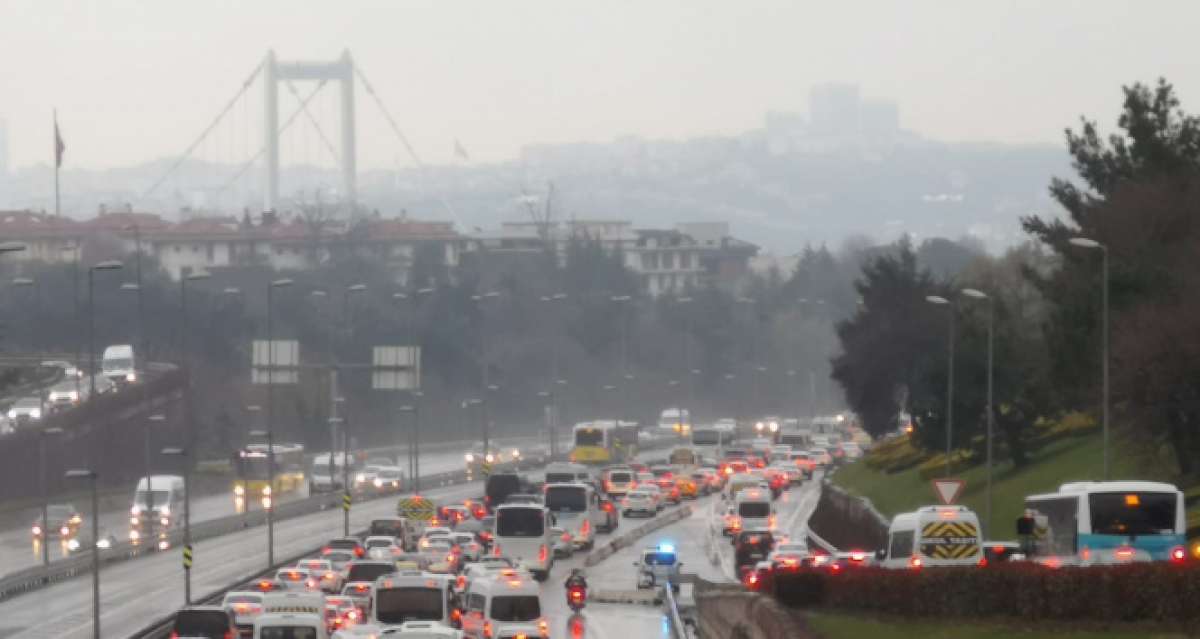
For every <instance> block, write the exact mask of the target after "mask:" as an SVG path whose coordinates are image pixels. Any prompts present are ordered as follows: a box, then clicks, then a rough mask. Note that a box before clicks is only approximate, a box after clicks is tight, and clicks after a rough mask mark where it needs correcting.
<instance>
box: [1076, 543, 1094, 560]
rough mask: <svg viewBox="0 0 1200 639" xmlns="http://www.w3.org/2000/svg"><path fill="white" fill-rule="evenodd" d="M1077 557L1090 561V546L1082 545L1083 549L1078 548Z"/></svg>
mask: <svg viewBox="0 0 1200 639" xmlns="http://www.w3.org/2000/svg"><path fill="white" fill-rule="evenodd" d="M1079 558H1080V559H1082V560H1084V561H1091V559H1092V549H1091V548H1088V547H1087V546H1084V547H1083V550H1080V551H1079Z"/></svg>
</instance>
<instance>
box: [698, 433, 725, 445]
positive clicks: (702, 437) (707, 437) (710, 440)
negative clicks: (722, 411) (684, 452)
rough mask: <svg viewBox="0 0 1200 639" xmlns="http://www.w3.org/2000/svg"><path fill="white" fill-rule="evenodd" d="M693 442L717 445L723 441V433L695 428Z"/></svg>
mask: <svg viewBox="0 0 1200 639" xmlns="http://www.w3.org/2000/svg"><path fill="white" fill-rule="evenodd" d="M692 443H693V444H695V445H697V446H716V445H717V444H719V443H721V434H720V433H718V432H717V431H715V430H693V431H692Z"/></svg>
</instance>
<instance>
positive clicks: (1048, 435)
mask: <svg viewBox="0 0 1200 639" xmlns="http://www.w3.org/2000/svg"><path fill="white" fill-rule="evenodd" d="M1096 428H1097V424H1096V419H1095V418H1094V417H1092V416H1091V415H1088V414H1087V413H1081V412H1078V411H1074V412H1070V413H1066V414H1064V415H1062V416H1061V417H1059V418H1058V419H1056V420H1048V419H1039V420H1038V421H1037V422H1036V423H1035V424H1034V428H1033V436H1032V438H1031V443H1032V444H1033V446H1034V448H1041V447H1042V446H1045V445H1046V444H1049V443H1050V442H1056V441H1058V440H1060V439H1064V438H1066V437H1079V436H1081V435H1086V434H1088V433H1091V432H1093V431H1095V430H1096Z"/></svg>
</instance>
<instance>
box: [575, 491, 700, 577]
mask: <svg viewBox="0 0 1200 639" xmlns="http://www.w3.org/2000/svg"><path fill="white" fill-rule="evenodd" d="M691 516H692V507H691V506H680V507H679V508H676V509H674V510H672V511H670V512H669V513H666V514H664V515H661V516H659V517H655V518H654V519H651V520H650V521H648V522H646V523H644V524H642V525H641V526H638V527H637V528H634V529H633V530H631V531H629V532H627V533H624V534H622V535H617V536H616V537H613V538H612V539H609V540H608V543H606V544H604V545H603V546H600V547H599V548H596V549H595V550H593V551H592V552H590V553H588V556H587V559H584V560H583V565H584V566H588V567H591V566H595V565H596V564H598V563H600V562H602V561H604V560H605V559H608V558H609V557H611V556H613V554H615V553H616V552H617V551H619V550H621V549H622V548H627V547H629V546H630V545H632V544H633V542H635V541H637V540H638V539H641V538H642V537H645V536H646V535H649V534H650V533H652V532H654V531H656V530H659V529H660V528H665V527H667V526H670V525H671V524H673V523H675V522H677V521H680V520H682V519H687V518H688V517H691Z"/></svg>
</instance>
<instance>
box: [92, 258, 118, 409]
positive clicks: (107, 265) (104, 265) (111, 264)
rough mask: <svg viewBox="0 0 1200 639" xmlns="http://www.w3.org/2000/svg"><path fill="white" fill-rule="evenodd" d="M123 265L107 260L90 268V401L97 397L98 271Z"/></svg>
mask: <svg viewBox="0 0 1200 639" xmlns="http://www.w3.org/2000/svg"><path fill="white" fill-rule="evenodd" d="M119 270H121V263H120V262H118V261H117V260H107V261H104V262H99V263H96V264H93V265H92V266H89V267H88V304H87V307H88V310H87V316H88V381H89V382H90V385H89V387H88V399H89V400H90V399H92V398H93V397H95V396H96V271H119Z"/></svg>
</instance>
